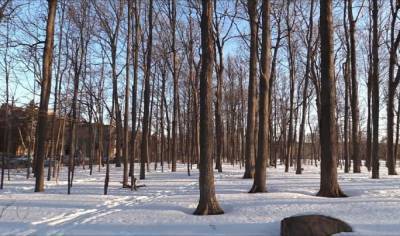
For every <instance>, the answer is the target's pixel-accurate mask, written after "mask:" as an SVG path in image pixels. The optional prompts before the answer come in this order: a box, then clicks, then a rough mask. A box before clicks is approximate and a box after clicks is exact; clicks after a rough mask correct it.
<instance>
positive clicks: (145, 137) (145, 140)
mask: <svg viewBox="0 0 400 236" xmlns="http://www.w3.org/2000/svg"><path fill="white" fill-rule="evenodd" d="M148 14H149V15H148V17H149V23H148V24H149V36H148V39H147V58H146V59H147V64H146V73H145V76H144V104H143V110H144V114H143V125H142V130H143V132H142V143H141V152H140V179H145V176H146V173H145V171H146V170H145V167H146V166H145V164H146V161H147V160H148V159H149V116H150V114H149V112H150V76H151V75H150V73H151V51H152V44H153V32H152V31H153V0H150V2H149V13H148Z"/></svg>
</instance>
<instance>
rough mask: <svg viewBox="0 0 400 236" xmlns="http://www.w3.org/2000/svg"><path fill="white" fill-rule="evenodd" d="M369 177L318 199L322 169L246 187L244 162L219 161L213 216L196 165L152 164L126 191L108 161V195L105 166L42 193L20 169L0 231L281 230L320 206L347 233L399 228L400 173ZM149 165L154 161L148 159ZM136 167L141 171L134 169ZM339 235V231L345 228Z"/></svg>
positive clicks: (279, 173) (5, 193)
mask: <svg viewBox="0 0 400 236" xmlns="http://www.w3.org/2000/svg"><path fill="white" fill-rule="evenodd" d="M383 166H384V163H381V169H382V170H381V179H379V180H372V179H370V177H369V175H370V174H369V173H368V172H367V170H366V169H362V173H361V174H344V173H342V172H343V171H342V170H339V172H340V174H339V182H340V185H341V187H342V189H343V191H344V192H345V193H346V194H347V195H348V196H349V197H348V198H337V199H330V198H321V197H316V196H315V194H316V192H317V191H318V188H319V168H318V167H315V166H311V165H306V166H304V173H303V174H302V175H296V174H294V171H293V169H291V170H290V172H289V173H284V169H283V166H278V168H277V169H275V168H269V169H268V191H269V192H268V193H264V194H248V193H247V191H248V190H249V189H250V187H251V185H252V180H244V179H242V178H241V177H242V174H243V169H240V168H239V167H238V166H235V167H233V166H231V165H227V164H226V165H224V166H223V173H215V179H216V191H217V194H218V196H217V197H218V200H219V202H220V204H221V206H222V208H223V209H224V211H225V214H224V215H218V216H194V215H192V213H193V211H194V210H195V208H196V206H197V201H198V171H197V170H195V169H193V171H192V175H191V176H188V175H187V172H186V167H185V165H178V172H176V173H171V172H169V171H165V172H163V173H161V172H160V171H154V170H152V171H151V172H150V173H147V176H146V180H141V181H139V184H145V185H146V187H142V188H139V190H138V191H133V192H131V191H130V190H127V189H122V188H121V182H120V181H121V176H122V168H115V167H112V168H111V179H110V181H111V182H110V187H109V195H107V196H104V195H102V194H103V183H104V174H105V169H102V170H101V172H97V169H96V171H94V172H93V175H92V176H90V175H89V171H88V169H86V170H83V169H82V168H81V167H77V168H76V171H77V173H76V175H75V180H74V181H75V182H74V185H73V188H72V194H71V195H67V194H66V192H67V187H66V186H67V185H66V169H63V171H62V173H61V180H60V181H59V182H58V183H55V181H49V182H46V192H44V193H33V186H34V179H33V178H31V179H29V180H26V179H25V178H24V176H25V170H20V171H19V172H17V171H16V170H13V171H11V181H7V180H6V181H5V186H4V190H0V234H1V235H279V234H280V221H281V220H282V219H283V218H284V217H288V216H292V215H296V214H303V213H320V214H325V215H329V216H333V217H337V218H340V219H342V220H344V221H346V222H348V223H349V224H350V225H351V226H352V227H353V229H354V230H355V231H356V232H355V233H347V234H346V235H400V176H388V175H387V174H386V173H387V171H386V168H382V167H383ZM151 168H152V169H153V165H151ZM135 171H136V172H135V173H138V171H137V170H135ZM343 235H344V234H343Z"/></svg>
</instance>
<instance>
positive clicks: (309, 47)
mask: <svg viewBox="0 0 400 236" xmlns="http://www.w3.org/2000/svg"><path fill="white" fill-rule="evenodd" d="M313 13H314V0H311V7H310V17H309V24H310V25H309V28H308V40H307V62H306V74H305V78H304V88H303V106H302V112H301V123H300V131H299V132H300V134H299V148H298V153H297V165H296V174H301V172H302V167H301V159H302V149H303V142H304V132H305V124H306V114H307V103H308V101H307V96H308V81H309V76H310V66H311V53H312V39H313V33H312V32H313V26H314V24H313V23H314V22H313Z"/></svg>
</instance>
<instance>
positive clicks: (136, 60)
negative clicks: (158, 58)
mask: <svg viewBox="0 0 400 236" xmlns="http://www.w3.org/2000/svg"><path fill="white" fill-rule="evenodd" d="M133 11H134V12H133V15H134V17H135V40H134V48H133V87H132V137H131V159H130V168H129V169H130V176H131V190H133V189H136V185H135V183H136V181H135V175H134V172H135V157H136V137H137V129H136V123H137V111H136V109H137V91H138V74H139V71H138V70H139V40H140V6H139V2H138V0H135V6H134V8H133Z"/></svg>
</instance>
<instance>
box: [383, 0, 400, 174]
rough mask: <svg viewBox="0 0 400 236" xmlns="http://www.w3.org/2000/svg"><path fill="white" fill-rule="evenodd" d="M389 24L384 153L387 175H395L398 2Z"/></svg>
mask: <svg viewBox="0 0 400 236" xmlns="http://www.w3.org/2000/svg"><path fill="white" fill-rule="evenodd" d="M390 5H391V9H390V12H391V15H392V16H391V18H392V19H391V24H390V49H389V80H388V102H387V118H386V119H387V151H386V165H387V167H388V174H389V175H397V173H396V157H395V155H394V152H393V135H394V129H393V126H394V100H395V95H396V89H397V86H398V84H399V82H400V71H399V69H400V67H398V68H397V75H396V77H395V75H394V71H395V66H396V64H398V60H397V51H398V46H399V43H400V31H399V32H398V34H397V37H396V36H395V31H396V25H398V24H397V23H396V20H397V18H398V16H397V13H398V11H399V10H400V2H399V1H395V3H393V2H392V1H391V3H390Z"/></svg>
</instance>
